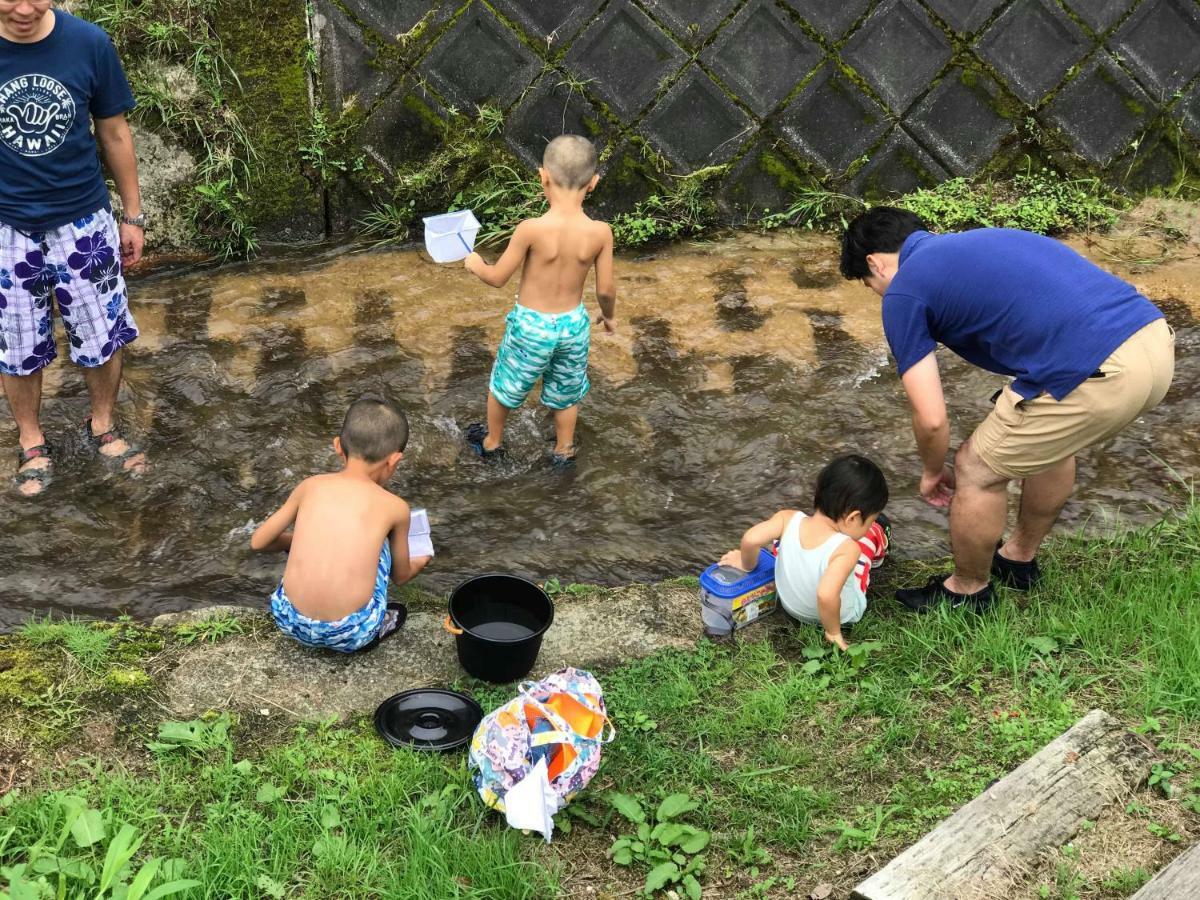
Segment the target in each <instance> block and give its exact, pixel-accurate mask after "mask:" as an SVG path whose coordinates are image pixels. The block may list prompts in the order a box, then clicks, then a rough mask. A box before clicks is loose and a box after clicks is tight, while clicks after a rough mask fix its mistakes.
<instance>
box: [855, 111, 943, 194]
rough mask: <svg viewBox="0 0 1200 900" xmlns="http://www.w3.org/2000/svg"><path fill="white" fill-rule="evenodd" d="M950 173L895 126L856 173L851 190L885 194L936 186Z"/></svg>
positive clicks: (903, 192) (907, 192)
mask: <svg viewBox="0 0 1200 900" xmlns="http://www.w3.org/2000/svg"><path fill="white" fill-rule="evenodd" d="M948 176H949V173H948V172H946V170H945V169H943V168H942V167H941V165H939V164H938V162H937V160H935V159H933V157H931V156H930V155H929V154H928V153H926V152H925V151H924V150H922V149H921V148H920V147H919V146H917V143H916V141H914V140H913V139H912V138H911V137H909V136H908V135H907V134H905V132H904V130H903V129H901V128H896V130H895V131H893V132H892V135H891V137H889V138H888V140H887V143H885V144H884V145H883V147H881V148H880V149H879V150H877V151H875V153H874V154H872V156H871V160H870V162H868V163H867V164H866V165H865V166H863V168H862V169H861V170H860V171H859V172H858V174H857V175H855V176H854V180H853V182H852V183H851V185H850V190H851V191H852V192H853V193H855V194H858V195H859V196H862V197H868V198H872V199H875V198H884V197H888V196H893V195H898V194H909V193H912V192H913V191H916V190H920V189H921V188H927V187H933V186H934V185H935V184H937V183H938V182H940V181H945V180H946V178H947V177H948Z"/></svg>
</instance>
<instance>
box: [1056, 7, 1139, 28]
mask: <svg viewBox="0 0 1200 900" xmlns="http://www.w3.org/2000/svg"><path fill="white" fill-rule="evenodd" d="M1067 5H1068V6H1070V7H1071V9H1072V10H1073V11H1074V12H1075V15H1077V16H1079V18H1081V19H1083V21H1085V22H1087V23H1088V25H1090V26H1091V28H1092V30H1093V31H1098V32H1100V31H1107V30H1108V29H1109V28H1110V27H1112V24H1113V23H1114V22H1116V21H1117V19H1119V18H1121V15H1122V14H1123V13H1124V12H1125V11H1126V10H1127V9H1129V0H1067Z"/></svg>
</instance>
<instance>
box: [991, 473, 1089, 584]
mask: <svg viewBox="0 0 1200 900" xmlns="http://www.w3.org/2000/svg"><path fill="white" fill-rule="evenodd" d="M1074 490H1075V457H1074V456H1071V457H1068V458H1067V459H1064V460H1063V461H1062V462H1060V463H1058V464H1057V465H1055V466H1054V467H1053V468H1050V469H1047V470H1046V471H1045V472H1038V473H1037V474H1036V475H1030V476H1029V477H1028V478H1026V479H1025V481H1024V483H1023V484H1022V486H1021V507H1020V511H1019V512H1018V513H1017V527H1016V528H1015V529H1013V533H1012V536H1011V537H1009V539H1008V542H1007V543H1006V544H1005V545H1004V546H1003V547H1001V548H1000V555H1001V556H1003V557H1004V558H1005V559H1011V560H1012V561H1013V562H1029V561H1030V560H1032V559H1033V558H1034V557H1035V556H1037V552H1038V548H1039V547H1041V545H1042V541H1043V540H1045V538H1046V535H1048V534H1049V533H1050V529H1051V528H1053V527H1054V523H1055V522H1057V521H1058V516H1059V513H1061V512H1062V508H1063V506H1065V505H1066V503H1067V500H1068V499H1070V497H1071V493H1072V492H1073V491H1074Z"/></svg>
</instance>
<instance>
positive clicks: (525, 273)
mask: <svg viewBox="0 0 1200 900" xmlns="http://www.w3.org/2000/svg"><path fill="white" fill-rule="evenodd" d="M518 240H521V241H522V242H523V243H525V244H526V248H525V260H524V266H523V267H522V269H521V286H520V288H519V295H518V296H519V297H520V302H521V305H522V306H525V307H527V308H529V309H533V310H536V311H538V312H543V313H550V314H557V313H565V312H570V311H571V310H573V309H575V308H577V307H578V306H579V301H580V300H581V299H582V297H583V288H584V284H585V283H586V282H587V278H588V274H589V273H590V272H591V270H592V268H593V267H594V266H595V265H596V260H597V258H598V257H599V256H600V255H601V254H602V253H603V252H604V250H605V248H606V247H611V242H612V229H611V228H609V226H608V225H607V224H606V223H604V222H597V221H596V220H594V219H591V218H589V217H588V215H587V214H586V213H584V212H583V210H578V211H576V210H562V211H560V210H554V209H552V210H550V211H549V212H548V213H546V214H545V215H544V216H540V217H539V218H536V219H527V220H525V221H524V222H522V223H521V224H520V226H518V228H517V233H516V234H514V235H513V241H514V242H516V241H518Z"/></svg>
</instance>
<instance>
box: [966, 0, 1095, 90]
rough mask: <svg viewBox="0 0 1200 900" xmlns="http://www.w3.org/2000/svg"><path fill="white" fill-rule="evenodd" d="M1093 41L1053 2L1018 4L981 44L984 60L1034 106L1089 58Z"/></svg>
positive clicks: (1023, 1) (1024, 1) (1027, 0)
mask: <svg viewBox="0 0 1200 900" xmlns="http://www.w3.org/2000/svg"><path fill="white" fill-rule="evenodd" d="M1088 44H1089V42H1088V40H1087V37H1086V36H1085V35H1084V33H1083V32H1082V31H1081V30H1080V29H1079V26H1078V25H1076V24H1075V23H1074V22H1072V21H1071V20H1070V18H1068V17H1067V15H1066V13H1064V12H1063V11H1062V10H1061V9H1059V8H1058V7H1057V6H1055V5H1054V3H1053V2H1052V0H1017V2H1016V3H1014V4H1013V5H1012V6H1010V7H1009V8H1008V9H1006V10H1005V11H1004V12H1003V13H1002V14H1001V15H1000V17H999V18H998V19H997V20H996V22H995V23H994V24H993V25H992V27H991V28H989V29H988V30H987V32H986V33H985V34H984V36H983V39H982V40H981V41H980V42H979V54H980V56H982V57H983V58H984V59H985V60H987V61H988V62H990V63H991V64H992V65H993V66H995V67H996V69H997V71H999V72H1000V74H1001V75H1003V76H1004V78H1005V80H1006V81H1007V82H1008V85H1009V87H1011V88H1012V89H1013V91H1014V92H1015V93H1016V94H1017V96H1018V97H1020V98H1021V99H1022V100H1024V101H1025V102H1026V103H1029V104H1030V105H1037V103H1038V102H1039V101H1040V100H1041V99H1042V98H1043V97H1045V96H1046V93H1047V92H1048V91H1049V90H1050V89H1051V88H1054V87H1057V86H1058V84H1059V82H1060V81H1061V80H1062V77H1063V76H1064V75H1065V74H1066V73H1067V70H1068V69H1069V68H1071V66H1073V65H1075V63H1077V62H1079V60H1080V59H1082V58H1083V55H1084V54H1085V53H1086V52H1087V50H1088Z"/></svg>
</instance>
